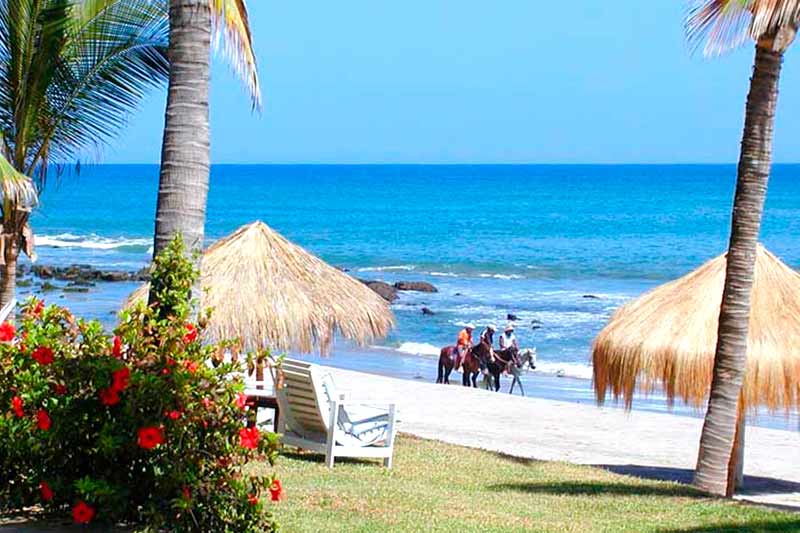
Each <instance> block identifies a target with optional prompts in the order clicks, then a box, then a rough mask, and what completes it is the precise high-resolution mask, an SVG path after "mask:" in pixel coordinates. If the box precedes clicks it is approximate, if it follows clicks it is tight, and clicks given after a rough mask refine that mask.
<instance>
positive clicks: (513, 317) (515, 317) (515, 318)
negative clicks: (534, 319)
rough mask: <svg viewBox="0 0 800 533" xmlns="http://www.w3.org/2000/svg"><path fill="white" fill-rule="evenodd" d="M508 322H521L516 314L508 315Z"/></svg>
mask: <svg viewBox="0 0 800 533" xmlns="http://www.w3.org/2000/svg"><path fill="white" fill-rule="evenodd" d="M506 320H519V317H518V316H517V315H515V314H514V313H508V314H507V315H506Z"/></svg>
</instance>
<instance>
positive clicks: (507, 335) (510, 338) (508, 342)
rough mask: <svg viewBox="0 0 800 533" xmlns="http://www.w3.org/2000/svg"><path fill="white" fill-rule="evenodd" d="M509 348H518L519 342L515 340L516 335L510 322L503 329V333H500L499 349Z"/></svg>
mask: <svg viewBox="0 0 800 533" xmlns="http://www.w3.org/2000/svg"><path fill="white" fill-rule="evenodd" d="M509 348H514V349H515V350H519V343H518V342H517V337H516V335H514V324H510V323H509V324H508V325H507V326H506V329H505V330H503V334H502V335H500V349H501V350H507V349H509Z"/></svg>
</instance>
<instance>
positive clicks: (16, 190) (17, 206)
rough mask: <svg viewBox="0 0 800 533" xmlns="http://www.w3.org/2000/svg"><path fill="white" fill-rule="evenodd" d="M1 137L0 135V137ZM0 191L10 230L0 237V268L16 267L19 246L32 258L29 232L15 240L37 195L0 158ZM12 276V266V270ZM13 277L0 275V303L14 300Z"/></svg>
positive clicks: (0, 214)
mask: <svg viewBox="0 0 800 533" xmlns="http://www.w3.org/2000/svg"><path fill="white" fill-rule="evenodd" d="M0 137H2V135H0ZM0 188H1V189H2V209H0V217H2V220H3V228H11V229H12V230H11V231H10V232H6V231H4V232H3V234H2V235H1V236H0V265H2V264H3V263H5V262H8V261H11V262H13V263H14V264H15V265H16V259H17V256H19V247H20V246H19V244H20V240H22V241H23V242H22V248H23V249H25V250H26V251H27V253H28V254H29V255H33V252H32V247H33V242H32V239H31V238H30V232H29V231H27V230H25V231H23V232H22V233H23V236H22V239H20V238H19V234H20V233H21V232H20V231H19V228H27V223H28V216H29V214H30V211H31V209H33V207H34V206H35V205H36V201H37V195H36V188H35V187H34V185H33V181H32V180H31V179H30V178H28V177H27V176H25V175H24V174H22V173H21V172H19V171H18V170H17V169H15V168H14V167H13V166H12V165H11V163H9V162H8V160H7V159H6V158H5V157H3V156H2V155H0ZM14 274H16V267H15V270H14ZM15 282H16V275H14V276H11V278H10V279H9V277H8V276H4V277H3V278H2V279H1V280H0V301H2V302H3V303H5V302H10V301H11V300H13V299H14V292H15V290H16V287H15Z"/></svg>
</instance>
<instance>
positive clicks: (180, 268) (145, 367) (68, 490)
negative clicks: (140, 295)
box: [0, 239, 282, 532]
mask: <svg viewBox="0 0 800 533" xmlns="http://www.w3.org/2000/svg"><path fill="white" fill-rule="evenodd" d="M153 278H154V283H153V287H154V288H155V291H154V295H155V298H154V300H155V302H154V303H153V304H152V305H151V306H149V307H147V306H145V305H140V306H138V307H136V308H135V309H133V310H131V311H126V312H124V313H123V314H122V317H121V321H120V325H119V326H118V327H117V329H116V330H115V332H114V336H113V337H111V338H109V336H107V335H106V334H105V333H104V331H103V328H102V327H101V326H100V324H99V323H97V322H87V321H83V320H76V319H75V317H73V316H72V314H70V312H69V311H67V310H66V309H62V308H59V307H55V306H48V307H44V306H43V305H42V303H41V302H40V301H37V300H30V301H28V302H27V304H26V305H24V306H23V308H22V312H21V317H20V320H19V327H18V329H15V328H14V326H12V325H11V324H10V323H4V324H2V325H0V511H8V510H12V509H19V508H22V507H26V506H30V505H34V504H38V505H41V506H42V507H43V508H44V509H45V510H47V511H49V512H52V513H56V514H60V515H62V516H71V518H72V520H74V522H76V523H79V524H86V523H90V522H95V521H103V522H109V523H111V522H128V523H136V524H144V525H146V526H147V527H148V528H151V529H154V530H156V529H172V530H180V531H190V530H191V531H215V532H216V531H236V532H240V531H265V530H266V531H271V530H274V529H275V524H274V522H273V520H272V516H271V513H270V509H269V508H270V506H271V505H273V504H272V503H271V502H272V501H277V500H279V499H280V498H281V491H282V488H281V484H280V481H278V480H277V479H274V477H271V476H258V475H252V474H250V473H249V471H250V470H256V469H245V468H243V467H244V466H245V465H246V464H247V463H248V462H249V461H252V460H254V459H266V460H268V461H269V462H270V463H272V462H273V461H274V459H275V458H276V455H277V452H276V449H277V436H276V435H275V434H273V433H269V432H263V431H260V430H259V429H257V428H255V427H251V428H247V427H245V424H244V421H245V414H244V410H243V408H244V402H243V400H242V397H243V394H242V390H243V385H242V383H241V381H240V380H238V379H234V378H232V377H231V376H232V372H233V371H234V368H233V367H232V366H231V365H224V364H221V365H220V364H218V365H217V366H216V367H215V366H212V365H208V364H207V361H209V360H211V359H212V358H213V356H214V355H215V354H218V353H220V352H221V351H222V350H224V349H225V346H224V345H204V344H203V343H201V338H202V333H203V325H204V323H205V322H206V321H207V318H208V315H207V314H206V315H204V316H201V318H200V320H199V321H198V323H191V322H190V321H189V317H190V312H191V310H190V306H189V304H188V303H187V298H186V295H187V294H189V291H190V289H191V287H192V284H193V283H194V280H195V278H196V272H195V271H194V270H193V269H192V267H191V264H190V263H189V262H188V261H187V260H186V259H185V258H184V256H183V247H182V245H181V243H180V241H179V240H178V239H176V241H175V242H174V243H173V244H172V245H171V246H170V247H169V248H168V249H167V250H166V251H165V252H164V253H163V254H161V255H160V256H159V257H158V258H157V260H156V262H155V263H154V267H153ZM262 496H263V497H262Z"/></svg>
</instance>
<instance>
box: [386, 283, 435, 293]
mask: <svg viewBox="0 0 800 533" xmlns="http://www.w3.org/2000/svg"><path fill="white" fill-rule="evenodd" d="M394 288H395V289H397V290H398V291H417V292H439V289H437V288H436V287H434V286H433V285H432V284H430V283H428V282H427V281H398V282H397V283H395V284H394Z"/></svg>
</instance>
